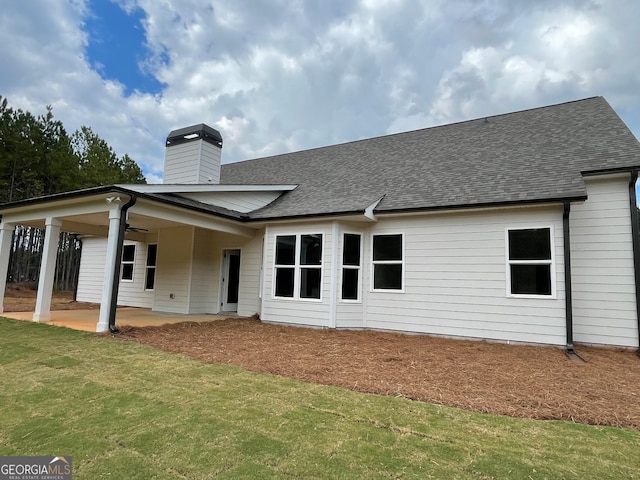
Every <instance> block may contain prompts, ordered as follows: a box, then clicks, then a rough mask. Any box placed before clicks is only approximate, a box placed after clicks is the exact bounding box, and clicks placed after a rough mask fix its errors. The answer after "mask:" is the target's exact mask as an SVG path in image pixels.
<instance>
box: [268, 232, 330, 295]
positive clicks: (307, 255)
mask: <svg viewBox="0 0 640 480" xmlns="http://www.w3.org/2000/svg"><path fill="white" fill-rule="evenodd" d="M321 291H322V234H320V233H316V234H301V235H277V236H276V255H275V280H274V287H273V293H274V296H275V297H283V298H301V299H320V298H321Z"/></svg>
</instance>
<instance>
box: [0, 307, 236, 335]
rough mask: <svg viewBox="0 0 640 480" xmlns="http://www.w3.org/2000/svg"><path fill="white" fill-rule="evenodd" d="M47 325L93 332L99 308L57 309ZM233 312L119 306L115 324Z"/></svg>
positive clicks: (29, 317) (21, 315)
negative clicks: (193, 312) (188, 312)
mask: <svg viewBox="0 0 640 480" xmlns="http://www.w3.org/2000/svg"><path fill="white" fill-rule="evenodd" d="M33 313H34V312H5V313H2V315H1V316H3V317H6V318H12V319H15V320H26V321H33ZM50 313H51V316H50V319H49V320H48V321H47V322H43V323H47V324H49V325H56V326H59V327H67V328H72V329H74V330H84V331H86V332H95V331H96V327H97V325H98V320H99V314H100V310H98V309H87V310H58V311H51V312H50ZM234 316H235V315H234V314H233V313H224V314H217V315H214V314H206V315H186V314H185V315H182V314H175V313H160V312H152V311H151V310H150V309H148V308H136V307H119V308H118V309H117V326H118V327H119V328H121V327H124V326H132V327H149V326H160V325H166V324H168V323H180V322H214V321H217V320H223V319H225V318H230V317H234Z"/></svg>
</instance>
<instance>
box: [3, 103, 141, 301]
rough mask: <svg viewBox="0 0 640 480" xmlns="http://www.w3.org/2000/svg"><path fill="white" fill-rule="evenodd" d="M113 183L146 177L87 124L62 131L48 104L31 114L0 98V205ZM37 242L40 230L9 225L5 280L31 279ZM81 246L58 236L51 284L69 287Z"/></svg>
mask: <svg viewBox="0 0 640 480" xmlns="http://www.w3.org/2000/svg"><path fill="white" fill-rule="evenodd" d="M115 183H146V180H145V178H144V175H143V174H142V170H141V169H140V167H139V166H138V165H137V164H136V162H135V161H134V160H133V159H132V158H131V157H130V156H129V155H128V154H124V155H123V156H121V157H118V156H117V155H116V153H115V152H114V150H113V148H111V147H110V146H109V144H108V143H107V142H106V141H105V140H103V139H102V138H100V136H99V135H98V134H96V133H95V132H94V131H93V130H92V129H91V127H87V126H82V127H80V128H79V129H77V130H76V131H75V132H73V133H72V134H68V133H67V131H66V129H65V128H64V125H63V124H62V122H61V121H60V120H57V119H55V118H54V115H53V109H52V107H51V106H47V107H46V113H44V114H41V115H37V116H36V115H33V114H32V113H30V112H28V111H23V110H22V109H14V108H12V107H11V106H9V103H8V101H7V99H6V98H3V97H2V96H0V204H3V203H7V202H15V201H18V200H25V199H29V198H34V197H40V196H43V195H51V194H54V193H62V192H68V191H71V190H80V189H83V188H90V187H96V186H99V185H111V184H115ZM43 241H44V230H43V229H40V228H33V227H28V226H17V227H16V228H15V230H14V233H13V241H12V244H11V246H12V249H11V256H10V259H9V273H8V281H9V282H34V284H35V282H37V280H38V274H39V270H40V259H41V257H42V246H43ZM81 249H82V242H81V239H79V238H77V237H76V236H75V235H72V234H69V233H66V232H63V233H61V234H60V241H59V244H58V259H57V262H56V277H55V288H57V289H61V290H73V289H75V287H76V283H77V275H78V269H79V267H80V254H81Z"/></svg>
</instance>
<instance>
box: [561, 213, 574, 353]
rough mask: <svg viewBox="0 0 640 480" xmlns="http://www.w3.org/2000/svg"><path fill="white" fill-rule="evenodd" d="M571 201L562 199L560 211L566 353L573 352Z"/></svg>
mask: <svg viewBox="0 0 640 480" xmlns="http://www.w3.org/2000/svg"><path fill="white" fill-rule="evenodd" d="M570 212H571V203H570V202H569V201H568V200H565V201H564V210H563V212H562V231H563V235H562V237H563V240H564V303H565V306H564V310H565V318H566V324H567V354H569V355H572V354H574V353H575V352H574V350H573V302H572V296H571V237H570V231H569V213H570Z"/></svg>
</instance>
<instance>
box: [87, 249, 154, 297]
mask: <svg viewBox="0 0 640 480" xmlns="http://www.w3.org/2000/svg"><path fill="white" fill-rule="evenodd" d="M125 245H135V247H136V251H135V253H136V256H135V260H134V270H133V281H129V282H127V281H123V282H120V288H119V290H118V305H122V306H128V307H141V308H151V305H152V303H153V292H152V291H145V289H144V280H145V270H146V251H147V244H146V243H141V242H132V241H130V240H125ZM106 252H107V241H106V239H105V238H101V237H86V238H84V239H83V240H82V257H81V259H80V272H79V276H78V292H77V300H78V301H79V302H93V303H100V301H101V300H102V290H103V281H104V262H105V258H106Z"/></svg>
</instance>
